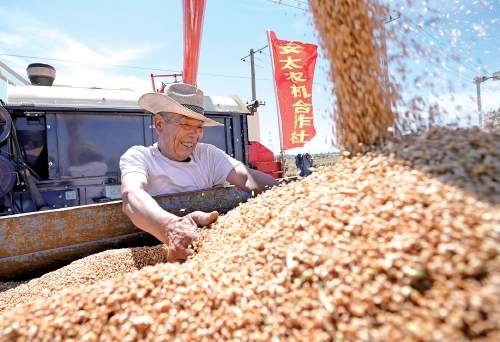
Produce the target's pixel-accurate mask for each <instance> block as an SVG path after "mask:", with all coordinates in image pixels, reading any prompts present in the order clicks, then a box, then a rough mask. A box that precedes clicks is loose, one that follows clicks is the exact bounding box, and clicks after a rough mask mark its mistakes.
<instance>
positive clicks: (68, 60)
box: [0, 53, 179, 72]
mask: <svg viewBox="0 0 500 342" xmlns="http://www.w3.org/2000/svg"><path fill="white" fill-rule="evenodd" d="M0 56H8V57H19V58H29V59H39V60H42V59H43V60H45V61H54V62H62V63H73V64H82V65H99V66H110V67H117V68H125V69H137V70H149V71H164V72H178V71H179V70H173V69H161V68H152V67H151V68H150V67H142V66H135V65H124V64H111V63H89V62H82V61H77V60H71V59H62V58H48V57H38V56H26V55H16V54H13V53H0Z"/></svg>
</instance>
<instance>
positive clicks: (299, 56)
mask: <svg viewBox="0 0 500 342" xmlns="http://www.w3.org/2000/svg"><path fill="white" fill-rule="evenodd" d="M268 38H269V47H270V50H271V54H272V61H273V71H274V82H275V86H276V97H277V102H278V110H279V117H280V123H281V132H282V134H281V146H282V149H283V150H287V149H290V148H294V147H302V146H304V143H305V142H307V141H309V140H311V139H312V138H313V137H314V136H315V135H316V130H315V129H314V124H313V106H312V83H313V78H314V67H315V66H316V57H317V56H318V52H317V46H316V45H314V44H306V43H301V42H295V41H288V40H281V39H278V38H276V34H275V33H274V32H272V31H268Z"/></svg>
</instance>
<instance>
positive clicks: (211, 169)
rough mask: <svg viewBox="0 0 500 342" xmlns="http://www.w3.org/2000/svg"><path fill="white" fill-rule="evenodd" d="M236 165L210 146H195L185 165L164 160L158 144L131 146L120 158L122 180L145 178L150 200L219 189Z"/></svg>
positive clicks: (233, 160) (235, 162) (220, 151)
mask: <svg viewBox="0 0 500 342" xmlns="http://www.w3.org/2000/svg"><path fill="white" fill-rule="evenodd" d="M238 164H241V162H240V161H238V160H236V159H234V158H231V157H230V156H228V155H227V154H226V153H224V152H223V151H222V150H220V149H218V148H217V147H215V146H213V145H210V144H203V143H198V144H197V145H196V147H195V149H194V151H193V153H192V154H191V156H190V160H189V161H187V162H178V161H175V160H171V159H168V158H167V157H165V156H164V155H163V154H161V152H160V150H159V149H158V144H154V145H152V146H149V147H145V146H132V147H131V148H129V149H128V150H127V152H125V153H124V154H123V155H122V156H121V158H120V170H121V173H122V177H123V176H124V175H126V174H128V173H131V172H139V173H142V174H144V175H146V177H147V180H148V185H147V189H146V191H147V192H148V193H149V194H150V195H151V196H156V195H166V194H173V193H179V192H186V191H194V190H201V189H207V188H212V187H214V186H218V185H223V184H224V182H225V181H226V178H227V175H228V174H229V172H230V171H231V170H232V169H233V168H234V167H235V166H236V165H238Z"/></svg>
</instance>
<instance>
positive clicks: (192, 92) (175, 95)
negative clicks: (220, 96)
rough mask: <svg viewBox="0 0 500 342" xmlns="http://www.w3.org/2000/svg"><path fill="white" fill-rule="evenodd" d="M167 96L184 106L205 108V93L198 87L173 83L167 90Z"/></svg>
mask: <svg viewBox="0 0 500 342" xmlns="http://www.w3.org/2000/svg"><path fill="white" fill-rule="evenodd" d="M165 95H167V96H168V97H170V98H172V99H173V100H175V101H177V102H178V103H180V104H181V105H183V106H186V107H190V106H196V107H200V108H203V92H202V91H201V90H200V89H198V88H197V87H195V86H193V85H190V84H186V83H172V84H169V85H168V86H167V87H166V88H165Z"/></svg>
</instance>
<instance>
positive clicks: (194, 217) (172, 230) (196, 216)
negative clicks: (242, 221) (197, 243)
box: [163, 211, 219, 262]
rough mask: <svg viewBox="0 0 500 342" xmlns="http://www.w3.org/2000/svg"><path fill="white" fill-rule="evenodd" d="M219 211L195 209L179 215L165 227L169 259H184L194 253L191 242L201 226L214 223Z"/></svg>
mask: <svg viewBox="0 0 500 342" xmlns="http://www.w3.org/2000/svg"><path fill="white" fill-rule="evenodd" d="M218 218H219V213H218V212H216V211H212V212H211V213H205V212H203V211H194V212H192V213H190V214H188V215H186V216H184V217H177V218H175V219H173V220H172V221H170V222H169V223H168V226H167V227H165V235H166V236H165V241H163V242H164V243H166V244H167V247H168V261H169V262H176V261H184V260H186V259H187V258H188V257H189V256H190V255H193V254H194V250H193V249H192V246H191V244H192V243H193V241H194V240H196V238H197V236H198V230H199V227H203V226H207V225H209V224H211V223H214V222H215V221H217V219H218Z"/></svg>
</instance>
